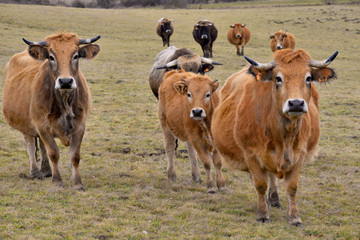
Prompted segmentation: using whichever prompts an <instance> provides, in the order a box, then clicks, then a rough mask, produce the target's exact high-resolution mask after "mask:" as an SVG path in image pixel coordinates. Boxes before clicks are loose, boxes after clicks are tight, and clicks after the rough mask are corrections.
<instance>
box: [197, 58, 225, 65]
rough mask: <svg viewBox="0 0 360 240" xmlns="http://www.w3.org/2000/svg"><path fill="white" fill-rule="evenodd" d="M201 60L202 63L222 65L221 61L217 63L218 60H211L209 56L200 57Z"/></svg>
mask: <svg viewBox="0 0 360 240" xmlns="http://www.w3.org/2000/svg"><path fill="white" fill-rule="evenodd" d="M201 62H202V63H208V64H213V65H222V63H219V62H216V61H214V60H211V59H209V58H204V57H201Z"/></svg>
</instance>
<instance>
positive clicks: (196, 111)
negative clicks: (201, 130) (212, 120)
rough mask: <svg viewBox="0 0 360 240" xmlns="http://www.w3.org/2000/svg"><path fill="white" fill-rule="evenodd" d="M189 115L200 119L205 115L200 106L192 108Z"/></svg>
mask: <svg viewBox="0 0 360 240" xmlns="http://www.w3.org/2000/svg"><path fill="white" fill-rule="evenodd" d="M190 117H191V118H193V119H194V120H202V119H204V118H205V117H206V113H205V111H204V109H202V108H193V109H191V112H190Z"/></svg>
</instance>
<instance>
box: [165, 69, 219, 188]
mask: <svg viewBox="0 0 360 240" xmlns="http://www.w3.org/2000/svg"><path fill="white" fill-rule="evenodd" d="M218 86H219V82H218V81H217V80H215V81H212V80H211V79H210V78H208V77H206V76H203V75H200V74H194V73H190V72H183V71H180V72H178V71H177V70H173V71H170V72H168V73H166V74H165V76H164V80H163V82H162V83H161V85H160V89H159V98H160V99H159V113H158V114H159V119H160V123H161V127H162V129H163V132H164V140H165V151H166V154H167V157H168V178H169V179H170V180H175V179H176V174H175V166H174V153H175V138H178V139H180V140H182V141H186V143H187V147H188V152H189V159H190V162H191V173H192V178H193V180H194V181H196V182H200V181H201V179H200V173H199V169H198V166H197V160H196V153H197V155H198V157H199V158H200V160H201V162H202V163H203V165H204V168H205V172H206V185H207V191H208V193H214V192H215V185H214V181H213V179H212V177H211V174H210V166H211V160H212V161H213V163H214V165H215V169H216V181H217V186H218V188H219V190H224V189H225V180H224V177H223V175H222V170H221V169H222V165H221V160H220V156H219V154H218V152H217V151H216V150H214V147H213V141H212V137H211V134H210V127H211V116H212V113H213V110H214V108H215V107H216V106H217V103H218V101H219V94H218V91H216V90H217V88H218ZM195 152H196V153H195ZM211 153H213V155H212V156H211Z"/></svg>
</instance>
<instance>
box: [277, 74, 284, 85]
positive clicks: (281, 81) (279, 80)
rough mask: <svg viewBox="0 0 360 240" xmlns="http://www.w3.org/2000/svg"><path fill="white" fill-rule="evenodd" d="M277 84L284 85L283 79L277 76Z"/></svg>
mask: <svg viewBox="0 0 360 240" xmlns="http://www.w3.org/2000/svg"><path fill="white" fill-rule="evenodd" d="M276 83H277V84H281V83H283V80H282V78H281V77H279V76H277V77H276Z"/></svg>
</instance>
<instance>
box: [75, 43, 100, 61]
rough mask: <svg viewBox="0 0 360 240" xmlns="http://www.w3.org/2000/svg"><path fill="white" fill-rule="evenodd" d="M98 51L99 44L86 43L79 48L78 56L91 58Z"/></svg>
mask: <svg viewBox="0 0 360 240" xmlns="http://www.w3.org/2000/svg"><path fill="white" fill-rule="evenodd" d="M99 52H100V46H99V45H97V44H88V45H85V46H83V47H81V48H80V49H79V56H80V57H81V58H87V59H90V58H93V57H95V56H96V55H97V54H98V53H99Z"/></svg>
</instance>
